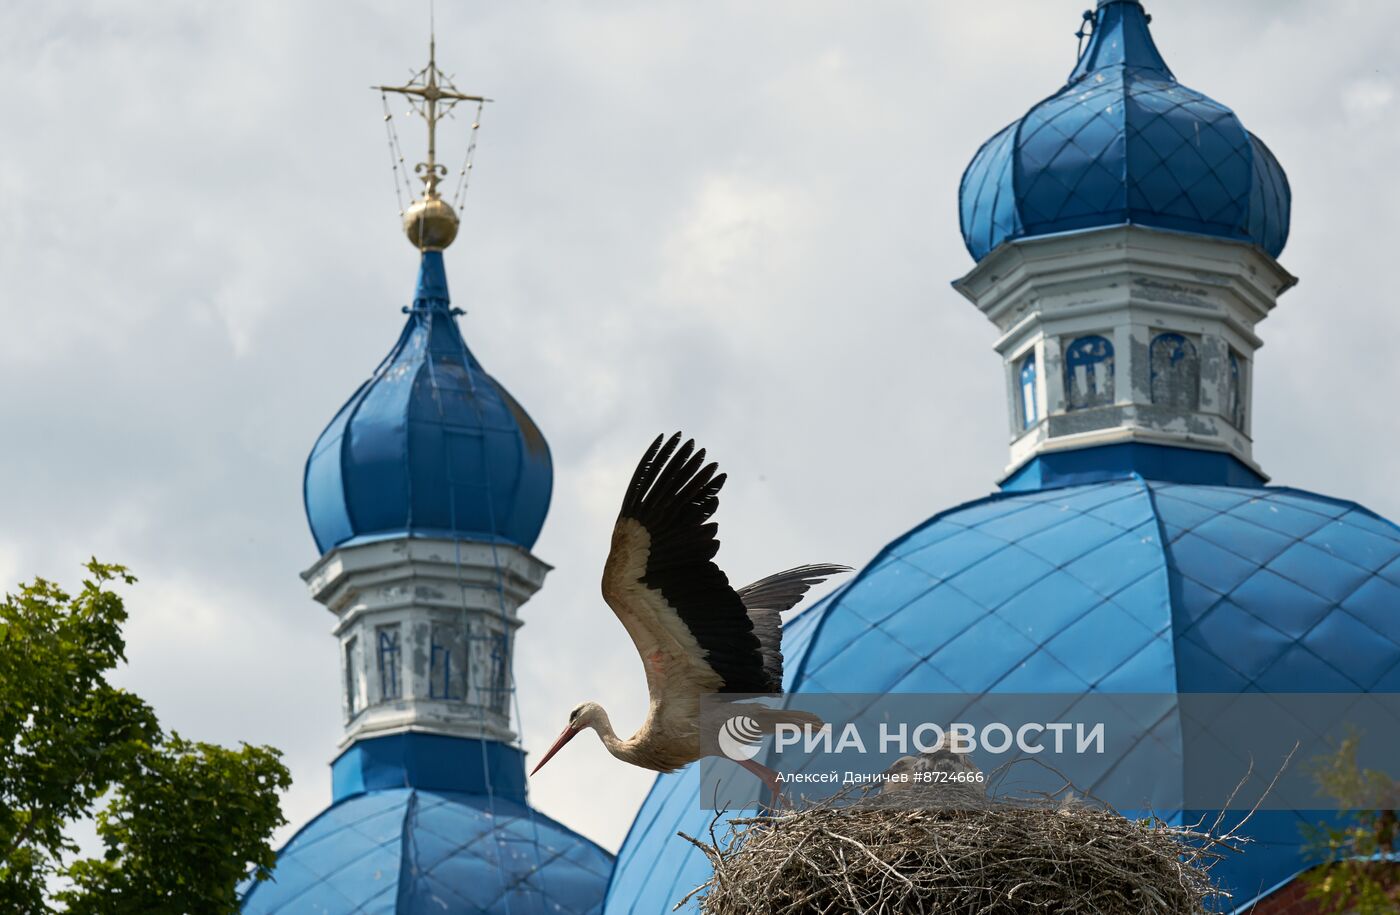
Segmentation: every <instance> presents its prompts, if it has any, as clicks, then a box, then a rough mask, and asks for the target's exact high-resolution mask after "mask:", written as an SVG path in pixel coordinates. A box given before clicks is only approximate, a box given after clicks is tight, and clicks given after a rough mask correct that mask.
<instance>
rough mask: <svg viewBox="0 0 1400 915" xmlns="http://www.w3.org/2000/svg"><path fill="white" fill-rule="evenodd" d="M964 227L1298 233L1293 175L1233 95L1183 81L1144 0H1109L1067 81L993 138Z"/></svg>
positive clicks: (966, 198)
mask: <svg viewBox="0 0 1400 915" xmlns="http://www.w3.org/2000/svg"><path fill="white" fill-rule="evenodd" d="M959 199H960V210H961V219H962V233H963V240H964V241H965V242H966V243H967V249H968V251H969V252H970V253H971V254H972V256H973V257H974V258H976V259H977V260H981V259H982V258H983V257H985V256H987V254H988V253H990V252H991V251H992V250H993V249H994V248H996V247H997V246H998V245H1000V244H1002V243H1003V242H1005V241H1009V240H1013V239H1018V238H1027V237H1032V236H1040V235H1050V234H1054V233H1058V232H1070V231H1076V230H1083V229H1091V228H1101V227H1104V226H1113V225H1121V224H1124V223H1136V224H1138V225H1144V226H1152V227H1155V228H1159V229H1170V230H1176V231H1181V232H1191V233H1195V234H1200V235H1211V236H1217V237H1221V238H1230V239H1236V240H1239V241H1245V242H1250V243H1252V244H1255V245H1257V246H1259V247H1260V248H1262V249H1264V250H1265V251H1267V252H1268V253H1269V254H1270V255H1272V256H1274V257H1277V256H1278V255H1279V254H1280V253H1282V251H1283V248H1284V245H1285V244H1286V243H1287V241H1288V227H1289V213H1290V201H1291V194H1290V191H1289V187H1288V178H1287V176H1286V175H1285V174H1284V172H1283V168H1282V166H1280V165H1279V163H1278V160H1276V159H1275V158H1274V156H1273V154H1272V153H1271V152H1270V151H1269V149H1268V147H1266V146H1265V145H1264V144H1263V142H1262V141H1260V140H1259V138H1258V137H1255V136H1254V135H1253V134H1251V133H1250V132H1249V131H1247V130H1245V128H1244V125H1242V124H1241V123H1240V120H1239V118H1238V117H1236V116H1235V114H1234V112H1232V111H1231V110H1230V109H1229V108H1226V107H1225V106H1224V105H1221V104H1220V103H1219V102H1215V101H1213V100H1211V99H1209V98H1207V97H1206V96H1204V95H1202V94H1201V93H1199V92H1196V91H1195V90H1193V89H1188V88H1187V87H1185V86H1183V85H1181V84H1180V83H1179V82H1177V80H1176V77H1175V76H1174V75H1173V74H1172V72H1171V70H1170V68H1168V67H1167V64H1166V62H1165V61H1164V60H1163V59H1162V56H1161V54H1160V53H1159V52H1158V51H1157V47H1156V45H1155V44H1154V43H1153V40H1152V35H1151V32H1150V30H1149V28H1148V17H1147V15H1146V14H1145V13H1144V12H1143V9H1142V6H1141V5H1140V3H1138V2H1137V0H1108V2H1102V3H1100V4H1099V9H1098V13H1097V16H1096V17H1095V25H1094V32H1093V35H1092V37H1091V38H1090V40H1089V43H1088V47H1086V48H1085V50H1084V53H1083V54H1082V55H1081V57H1080V60H1079V64H1078V66H1077V67H1075V69H1074V72H1073V73H1072V74H1071V75H1070V79H1069V83H1068V84H1067V85H1066V86H1065V87H1064V88H1063V89H1061V90H1060V91H1059V92H1057V93H1055V94H1054V95H1052V96H1050V97H1049V98H1047V99H1045V100H1044V101H1042V102H1039V103H1038V104H1036V105H1035V106H1034V107H1033V108H1031V110H1030V111H1029V112H1027V114H1026V115H1025V117H1023V118H1021V119H1020V120H1018V121H1016V122H1014V123H1012V124H1011V125H1010V126H1008V127H1006V128H1005V129H1004V130H1002V131H1001V132H999V133H998V134H996V136H994V137H992V138H991V139H990V140H988V141H987V143H986V144H985V145H983V146H982V148H981V149H980V150H979V151H978V153H977V155H976V156H975V157H974V158H973V160H972V164H971V165H969V166H968V168H967V171H966V172H965V173H964V174H963V178H962V187H961V191H960V195H959Z"/></svg>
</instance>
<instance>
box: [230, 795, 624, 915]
mask: <svg viewBox="0 0 1400 915" xmlns="http://www.w3.org/2000/svg"><path fill="white" fill-rule="evenodd" d="M612 863H613V862H612V857H611V856H610V855H608V853H607V852H605V851H603V850H602V849H601V848H599V847H598V846H596V845H594V844H593V843H592V842H589V841H588V840H587V839H584V838H582V837H580V836H578V835H576V834H575V833H573V832H570V831H569V830H568V829H566V828H565V827H563V826H561V825H560V824H558V823H556V822H555V821H554V820H551V819H550V818H549V817H546V816H544V815H543V814H541V813H538V812H535V811H533V810H530V809H529V808H528V807H525V806H522V805H520V804H516V803H514V802H512V801H509V800H505V799H503V798H489V797H485V796H480V795H469V794H457V793H448V792H434V791H425V790H421V789H414V788H395V789H389V790H383V791H371V792H369V793H367V794H359V795H355V796H353V797H350V798H348V799H346V800H344V801H341V802H339V803H337V804H335V805H333V806H332V807H330V808H329V809H328V810H326V811H325V812H323V813H322V814H321V815H320V816H318V817H317V818H316V819H314V820H312V821H311V822H310V823H308V824H307V825H306V826H305V827H304V828H303V829H302V830H301V831H300V832H298V833H297V834H296V835H295V836H294V837H293V838H292V840H291V841H290V842H288V843H287V845H286V846H285V847H284V848H283V849H282V850H281V852H280V853H279V854H278V858H277V866H276V869H275V872H274V878H273V880H271V881H268V882H266V883H261V884H257V885H255V886H252V887H251V888H249V890H248V892H247V895H246V896H245V897H244V900H243V907H242V911H243V912H244V913H245V915H254V913H256V915H274V913H276V915H292V913H303V912H307V913H322V915H352V913H357V915H358V913H371V912H372V913H379V912H383V913H386V915H408V913H420V912H421V913H429V912H431V913H434V915H469V913H470V915H476V913H489V912H502V913H509V915H534V913H538V915H545V913H549V915H588V913H596V912H599V911H600V910H601V906H602V899H603V891H604V888H605V887H606V884H607V880H608V877H609V875H610V873H611V871H612Z"/></svg>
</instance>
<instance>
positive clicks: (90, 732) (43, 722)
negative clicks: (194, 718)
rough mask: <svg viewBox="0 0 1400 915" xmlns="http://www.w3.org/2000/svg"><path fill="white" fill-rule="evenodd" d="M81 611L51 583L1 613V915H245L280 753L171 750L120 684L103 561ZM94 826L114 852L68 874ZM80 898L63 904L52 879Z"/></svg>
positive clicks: (261, 856) (262, 866) (259, 872)
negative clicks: (242, 903) (71, 829)
mask: <svg viewBox="0 0 1400 915" xmlns="http://www.w3.org/2000/svg"><path fill="white" fill-rule="evenodd" d="M87 570H88V578H87V580H86V581H85V582H84V583H83V588H82V590H81V592H79V593H78V594H77V595H76V596H70V595H69V594H67V593H66V592H64V591H63V590H62V589H60V588H59V587H58V586H57V585H55V584H53V583H52V582H48V581H45V580H44V579H35V581H34V582H32V583H30V584H27V585H23V586H21V587H20V590H19V592H18V593H17V594H10V595H6V597H5V599H4V601H3V602H2V603H0V911H5V912H15V913H42V912H50V911H56V909H55V908H54V907H53V906H54V904H55V903H59V904H62V905H64V906H66V910H67V911H69V912H73V913H102V915H119V913H133V915H134V913H138V912H140V913H162V915H165V913H169V915H180V913H199V915H205V913H234V912H237V885H238V883H239V881H241V880H242V879H244V878H245V877H247V876H250V875H251V876H254V877H255V878H258V879H263V878H265V877H266V876H267V874H268V872H269V868H270V867H271V865H272V862H273V858H274V852H273V850H272V847H271V845H270V844H269V837H270V836H271V834H272V832H273V830H275V829H276V828H277V827H278V826H281V825H282V824H283V823H284V822H285V820H284V819H283V818H282V814H281V810H280V808H279V806H278V803H277V792H278V791H279V790H282V789H285V788H286V787H287V786H288V785H289V784H290V783H291V779H290V776H289V774H288V772H287V769H286V767H285V766H283V765H282V763H281V755H280V753H278V751H276V750H274V749H272V748H268V747H252V746H248V745H246V744H245V745H243V746H242V747H241V748H240V749H237V750H231V749H227V748H224V747H219V746H215V745H212V744H206V743H196V742H191V741H187V740H185V739H183V738H182V737H180V736H179V735H178V734H170V735H166V734H165V733H164V732H163V731H162V730H161V728H160V724H159V722H158V721H157V719H156V716H155V713H154V712H153V711H152V710H151V708H150V707H149V706H148V705H146V703H145V702H143V701H142V700H141V699H140V698H139V697H138V696H135V695H133V694H131V693H129V692H126V691H125V690H121V689H118V688H116V687H114V686H112V685H111V684H109V683H108V682H107V679H106V678H107V675H108V673H110V671H111V670H112V669H113V668H114V667H115V666H116V665H117V664H118V663H119V662H121V661H124V660H125V655H124V649H125V643H124V641H123V639H122V634H121V627H122V624H123V623H125V622H126V619H127V613H126V608H125V606H124V604H123V602H122V598H121V596H120V595H118V594H117V593H115V592H114V591H112V590H111V589H110V585H112V584H113V583H122V584H127V585H130V584H133V583H134V582H135V580H136V579H135V578H134V577H133V576H132V575H131V574H130V573H129V572H128V571H127V570H126V569H125V568H123V567H121V566H116V565H105V564H102V563H99V562H97V561H96V560H92V561H90V562H89V563H88V564H87ZM92 815H96V818H97V829H98V835H99V836H100V837H101V838H102V841H103V844H104V845H105V847H106V852H105V854H104V856H103V857H102V858H101V859H87V860H79V861H73V862H68V861H67V860H66V859H67V858H69V857H70V856H71V855H72V854H74V853H75V852H76V851H77V849H76V848H75V847H74V846H73V844H72V842H71V841H70V840H68V839H67V838H65V835H64V829H65V827H66V826H68V824H70V823H72V822H74V821H75V820H79V819H82V818H85V817H88V816H92ZM56 877H57V878H66V879H61V880H60V881H59V883H60V884H61V883H67V884H68V886H67V887H66V888H64V889H61V890H59V891H57V892H51V891H50V887H52V886H54V885H55V881H54V878H56Z"/></svg>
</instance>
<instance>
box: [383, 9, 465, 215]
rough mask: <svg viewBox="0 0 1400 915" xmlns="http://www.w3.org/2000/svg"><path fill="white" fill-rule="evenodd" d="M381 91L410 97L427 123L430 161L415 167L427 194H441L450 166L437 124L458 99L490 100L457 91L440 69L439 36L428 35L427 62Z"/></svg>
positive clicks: (428, 195)
mask: <svg viewBox="0 0 1400 915" xmlns="http://www.w3.org/2000/svg"><path fill="white" fill-rule="evenodd" d="M371 88H373V89H378V90H379V91H380V92H396V93H398V94H400V95H403V96H406V97H407V98H408V101H409V104H410V105H412V106H413V110H414V111H416V112H417V113H418V115H419V116H420V117H422V118H423V120H424V121H426V122H427V124H428V161H426V162H419V163H418V164H417V165H415V166H414V168H413V170H414V172H415V173H417V174H418V175H419V176H420V180H421V181H422V182H423V184H424V185H425V187H424V196H425V197H437V196H438V190H437V188H438V183H439V182H440V181H442V179H443V178H445V177H447V167H446V166H445V165H441V164H439V163H438V161H437V125H438V121H440V120H442V119H443V118H444V117H446V116H447V115H448V114H449V113H451V111H452V108H453V107H454V106H455V105H456V104H457V103H458V102H476V103H478V104H484V103H486V102H489V101H491V99H489V98H485V97H483V96H480V95H465V94H463V93H461V92H458V91H457V87H456V86H454V85H453V84H452V80H451V79H450V78H449V77H448V76H447V74H446V73H443V72H442V71H441V70H439V69H438V65H437V36H436V35H432V36H430V37H429V39H428V65H427V66H426V67H424V68H423V69H421V70H419V71H418V72H417V73H415V74H413V78H412V79H410V80H409V81H408V82H407V83H405V84H404V85H402V86H372V87H371Z"/></svg>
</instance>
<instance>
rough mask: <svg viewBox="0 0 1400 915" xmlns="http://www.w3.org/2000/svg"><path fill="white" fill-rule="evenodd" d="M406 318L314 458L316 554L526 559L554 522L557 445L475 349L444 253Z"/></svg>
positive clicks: (309, 465) (310, 463) (425, 270)
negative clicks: (450, 544)
mask: <svg viewBox="0 0 1400 915" xmlns="http://www.w3.org/2000/svg"><path fill="white" fill-rule="evenodd" d="M408 312H409V316H408V322H407V323H406V324H405V325H404V329H403V333H402V334H400V335H399V340H398V343H396V344H395V345H394V348H393V349H392V350H391V351H390V352H389V355H388V356H387V357H385V359H384V361H383V362H382V363H380V365H379V367H378V368H377V369H376V370H375V372H374V375H373V376H372V377H371V378H370V379H369V380H368V381H366V382H365V383H364V384H363V385H361V386H360V389H359V390H358V391H356V392H355V394H354V396H352V397H351V398H350V400H349V401H348V402H347V403H346V404H345V406H343V407H341V408H340V412H339V413H337V414H336V416H335V418H334V419H333V420H331V423H330V425H328V426H327V427H326V429H325V431H324V432H322V433H321V437H320V438H319V439H318V440H317V441H316V446H315V447H314V448H313V449H312V451H311V456H310V457H309V458H308V459H307V462H306V474H305V480H304V497H305V501H306V517H307V519H308V521H309V522H310V524H311V533H312V535H313V536H314V537H315V538H316V545H317V547H319V548H320V550H321V552H322V553H325V552H327V551H329V550H331V549H332V548H334V547H337V546H340V545H342V544H344V543H347V542H349V541H352V540H356V539H359V538H368V537H382V536H429V537H449V538H462V539H470V540H499V541H504V542H508V543H514V544H517V545H519V546H522V547H525V548H526V549H529V548H530V547H531V546H532V545H534V542H535V539H536V538H537V537H538V536H539V533H540V528H541V527H542V526H543V525H544V518H545V514H546V513H547V512H548V511H549V499H550V494H551V491H552V489H553V485H554V470H553V464H552V462H551V459H550V454H549V445H548V444H547V443H546V442H545V440H544V436H543V435H542V434H541V433H540V430H539V428H538V427H537V426H536V425H535V423H534V421H533V420H531V419H530V417H529V415H528V414H527V413H526V412H525V410H524V409H523V408H522V407H521V406H520V404H519V403H517V402H516V400H515V398H513V397H511V395H510V392H508V391H507V390H506V389H505V388H504V387H503V386H502V385H501V384H500V383H499V382H498V381H496V379H494V378H492V377H491V376H490V375H488V374H487V373H486V370H485V369H483V368H482V367H481V363H479V362H477V360H476V357H475V356H473V355H472V352H471V350H470V349H468V348H467V344H466V342H465V341H464V340H463V339H462V334H461V331H460V329H459V328H458V326H457V320H456V314H457V312H455V311H454V310H453V309H452V307H451V303H450V299H449V297H448V292H447V276H446V273H445V272H444V270H443V264H442V252H441V251H425V252H423V260H422V266H421V268H420V271H419V276H418V289H417V293H416V294H415V296H414V301H413V307H412V308H410V309H408Z"/></svg>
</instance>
